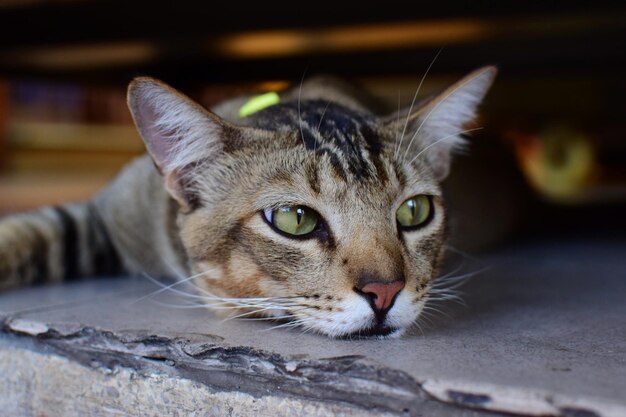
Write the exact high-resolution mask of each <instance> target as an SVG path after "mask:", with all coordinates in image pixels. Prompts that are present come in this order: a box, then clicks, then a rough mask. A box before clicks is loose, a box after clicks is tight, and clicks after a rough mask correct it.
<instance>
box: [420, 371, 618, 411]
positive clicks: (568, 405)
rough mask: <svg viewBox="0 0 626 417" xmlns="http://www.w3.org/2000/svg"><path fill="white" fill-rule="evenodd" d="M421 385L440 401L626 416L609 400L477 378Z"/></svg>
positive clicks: (492, 407) (496, 408) (479, 406)
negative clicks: (486, 381) (572, 396)
mask: <svg viewBox="0 0 626 417" xmlns="http://www.w3.org/2000/svg"><path fill="white" fill-rule="evenodd" d="M421 388H422V389H423V390H424V391H426V392H427V393H428V394H430V395H432V396H433V397H434V398H437V399H438V400H440V401H444V402H447V403H450V404H456V405H459V406H464V407H471V408H477V409H481V410H490V411H500V412H502V411H504V412H513V413H523V414H525V415H532V416H562V417H624V416H626V406H624V405H621V404H615V403H611V402H608V401H607V400H605V399H595V398H571V397H567V396H563V395H559V394H554V393H549V392H545V391H542V390H531V389H524V390H522V389H519V388H512V387H502V386H498V385H494V384H486V383H481V382H476V381H461V380H459V381H451V380H439V379H432V380H427V381H424V382H422V384H421Z"/></svg>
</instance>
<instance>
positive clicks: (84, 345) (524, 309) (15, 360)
mask: <svg viewBox="0 0 626 417" xmlns="http://www.w3.org/2000/svg"><path fill="white" fill-rule="evenodd" d="M625 253H626V240H623V239H617V238H615V239H612V240H609V239H606V238H605V239H593V238H589V237H587V238H584V239H579V240H575V239H572V240H568V241H564V240H561V241H558V240H555V241H544V242H542V243H540V244H530V243H528V244H519V245H516V246H512V247H508V248H505V249H501V250H499V251H497V252H493V253H490V254H488V255H485V256H483V257H482V259H481V260H480V261H477V260H474V261H471V262H470V265H469V266H467V267H466V268H465V269H464V270H465V271H467V270H468V269H470V270H472V269H483V267H487V269H486V270H485V271H483V272H482V273H480V274H478V275H477V276H475V277H474V278H473V279H472V280H471V281H470V282H469V283H468V284H466V285H465V286H464V287H463V292H464V293H465V295H464V296H463V298H464V300H465V303H466V306H457V305H451V304H445V305H443V304H442V305H439V306H438V308H440V309H441V310H443V311H444V312H445V313H446V314H448V315H449V316H450V317H445V316H439V317H436V318H434V323H432V324H430V325H426V323H424V326H422V330H416V331H415V332H414V334H412V335H409V336H407V337H405V338H403V339H399V340H330V339H327V338H325V337H322V336H317V335H312V334H301V333H300V332H298V331H297V330H288V329H275V330H272V329H270V328H271V324H267V323H263V322H257V321H242V320H231V321H222V320H220V319H218V318H216V317H214V316H212V315H211V314H210V313H208V312H207V311H205V310H204V309H197V308H186V307H184V306H185V305H186V304H187V303H188V301H187V300H186V299H185V298H184V297H181V296H178V295H176V294H172V293H171V292H170V291H165V292H160V293H159V294H154V295H153V296H151V297H146V295H148V294H151V293H153V292H155V291H156V290H158V287H155V286H154V285H153V284H151V283H150V282H148V281H147V280H146V279H133V280H129V279H111V280H98V281H91V282H85V283H74V284H69V285H64V286H55V287H46V288H33V289H29V290H24V291H18V292H13V293H8V294H4V295H2V296H0V315H1V317H2V318H1V320H2V323H3V324H2V336H1V338H0V375H2V378H0V391H2V390H5V389H9V392H10V393H11V394H10V396H9V397H7V396H3V397H2V399H0V406H2V407H0V409H3V410H6V409H7V408H6V407H7V404H17V405H16V407H21V408H20V409H21V410H24V407H27V406H28V404H29V402H28V401H29V400H28V398H48V397H50V396H51V395H52V396H54V395H53V394H54V393H55V392H56V393H57V395H58V396H63V395H65V396H66V398H68V399H69V398H71V397H72V395H74V394H73V393H75V392H76V391H74V388H72V385H71V384H68V385H67V389H61V388H59V387H63V386H66V385H64V384H63V383H61V380H59V378H61V376H59V375H58V374H59V372H62V371H61V370H63V369H68V372H69V369H70V368H71V369H72V372H76V373H80V374H81V375H82V376H80V377H78V376H77V377H76V378H75V380H76V381H79V380H82V381H93V384H91V385H93V390H96V391H97V392H102V390H103V389H104V388H103V387H105V386H108V385H107V384H113V385H115V386H117V387H118V388H116V390H117V391H118V392H124V395H123V397H124V398H123V399H120V400H114V399H113V398H111V397H110V396H107V395H104V394H98V395H96V394H94V392H96V391H89V390H87V391H89V392H86V394H85V395H87V396H88V397H89V395H90V396H91V397H89V398H96V397H97V398H99V399H101V400H102V401H101V402H98V401H95V400H94V401H95V402H94V403H93V404H95V405H94V407H102V406H104V405H106V404H117V405H115V407H118V410H122V411H121V412H122V413H130V412H131V411H132V407H133V406H136V407H138V408H137V410H142V411H141V412H139V413H138V414H137V415H158V414H160V412H159V411H158V410H159V408H158V407H166V404H165V403H164V402H163V401H164V400H163V398H165V397H163V396H162V395H161V394H158V395H161V396H158V395H157V394H156V392H168V393H169V394H168V395H169V397H167V396H166V397H167V398H168V401H170V403H169V405H168V406H167V407H170V408H168V410H173V409H176V407H186V406H187V405H189V404H191V405H189V406H190V407H197V406H198V405H197V403H192V402H188V401H190V400H188V398H195V399H196V400H198V398H200V399H202V398H204V400H202V401H203V402H202V404H210V406H211V407H213V406H214V405H215V407H217V408H215V410H218V411H215V412H211V411H210V407H209V408H206V409H203V410H196V411H197V413H198V414H197V415H224V414H223V413H222V412H223V411H224V410H228V407H234V408H233V410H234V411H233V412H234V415H255V414H260V415H263V414H265V413H266V412H268V413H269V414H268V415H279V414H277V413H278V412H277V413H272V412H269V410H273V409H274V408H273V407H278V404H283V405H282V406H284V407H286V408H285V410H291V411H286V414H285V415H288V414H290V413H295V412H298V413H301V414H308V415H324V414H325V413H326V414H328V415H333V414H338V415H341V413H345V415H365V414H364V413H365V412H366V411H367V412H369V413H373V414H376V415H379V414H381V413H388V414H390V415H429V416H446V415H468V416H469V415H476V416H478V415H482V414H483V413H482V412H480V411H471V408H475V409H484V410H498V411H502V412H515V413H520V414H526V415H546V414H548V415H561V416H566V417H569V416H607V417H610V416H616V417H617V416H624V415H626V388H625V387H626V303H624V296H625V295H626V257H624V254H625ZM175 288H179V287H175ZM180 289H181V290H184V288H180ZM174 306H178V307H180V308H176V307H174ZM28 364H30V368H29V365H28ZM33 364H38V365H33ZM12 369H19V370H20V371H19V372H12ZM46 369H47V370H48V371H46ZM81 378H82V379H81ZM50 379H54V380H55V381H57V382H58V383H53V382H48V383H46V382H45V381H49V380H50ZM28 381H31V382H30V383H28ZM51 384H52V385H51ZM116 384H117V385H116ZM120 384H121V385H120ZM82 385H85V384H82ZM82 385H81V386H82ZM87 385H89V384H87ZM140 385H141V387H142V388H138V387H139V386H140ZM51 386H52V388H50V387H51ZM122 387H123V389H122ZM133 387H135V388H133ZM188 387H194V388H193V390H192V389H191V388H188ZM76 389H77V388H76ZM84 389H87V388H84ZM98 390H99V391H98ZM120 390H121V391H120ZM133 390H135V391H133ZM137 390H146V391H145V392H144V391H142V392H143V394H141V395H140V394H139V391H137ZM153 390H154V392H155V394H154V395H153V394H150V395H148V393H150V392H152V391H153ZM186 390H189V392H191V391H193V392H194V393H195V394H194V395H193V396H191V397H189V396H187V395H186ZM112 392H113V391H112ZM133 393H134V394H133ZM46 396H48V397H46ZM220 396H221V397H220ZM431 396H432V397H431ZM144 397H145V398H152V400H150V401H151V402H150V403H149V404H152V405H146V404H144V403H141V404H139V403H138V402H137V401H139V402H141V401H140V399H141V398H144ZM157 397H158V398H160V399H157V400H155V399H154V398H157ZM433 397H434V398H437V399H438V400H439V401H437V400H434V399H433ZM133 398H134V400H132V399H133ZM220 398H221V399H220ZM247 398H248V399H250V400H247ZM252 399H254V401H252ZM3 401H4V403H3ZM33 401H34V400H33ZM37 401H39V400H37ZM41 401H43V400H41ZM41 401H40V402H39V403H38V404H40V405H41V404H45V401H44V402H41ZM50 401H51V400H50ZM116 401H117V402H116ZM133 401H134V402H133ZM198 401H199V400H198ZM86 404H87V403H86ZM120 404H122V405H120ZM133 404H134V405H133ZM185 404H187V405H185ZM194 404H195V405H194ZM250 404H255V405H254V407H257V406H258V407H260V408H258V409H255V408H250V407H253V406H252V405H250ZM448 404H456V405H457V406H456V407H455V406H451V405H448ZM239 405H240V406H241V408H237V407H239ZM85 406H88V404H87V405H85ZM282 406H281V407H282ZM41 407H44V405H41V406H40V409H41ZM124 407H126V408H124ZM129 407H130V408H129ZM150 407H153V408H150ZM219 407H226V408H219ZM263 407H266V408H263ZM289 407H295V408H289ZM303 407H304V408H303ZM306 407H308V408H306ZM305 408H306V410H309V411H310V412H309V411H305ZM255 410H257V411H255ZM276 410H279V408H276ZM293 410H299V411H293ZM164 413H165V414H168V413H169V412H167V411H166V412H164ZM202 413H204V414H202ZM350 413H354V414H350ZM1 414H2V412H0V415H1ZM23 414H24V415H36V414H34V413H30V414H29V413H28V412H24V413H23ZM61 414H63V413H61ZM10 415H12V416H13V415H19V413H18V414H14V413H11V414H10ZM50 415H59V414H55V413H51V414H50ZM65 415H67V414H65ZM77 415H78V414H77ZM95 415H98V414H95ZM226 415H227V414H226Z"/></svg>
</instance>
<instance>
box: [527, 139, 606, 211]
mask: <svg viewBox="0 0 626 417" xmlns="http://www.w3.org/2000/svg"><path fill="white" fill-rule="evenodd" d="M517 154H518V157H519V159H520V163H521V165H522V169H523V171H524V173H525V175H526V177H527V178H528V180H529V182H530V183H531V184H532V185H533V186H534V187H535V188H536V189H537V190H539V191H540V192H542V193H543V194H544V195H545V196H547V197H550V198H553V199H557V200H576V199H577V198H578V197H581V196H582V195H583V194H584V193H585V191H586V189H587V188H588V186H589V185H590V183H591V182H592V180H593V177H594V174H595V172H596V165H597V162H596V155H595V152H594V148H593V145H592V144H591V141H590V140H589V138H588V137H587V136H586V135H585V134H584V133H582V132H579V131H575V130H573V129H570V128H567V127H555V128H550V129H548V130H545V131H544V132H542V133H541V134H539V135H535V136H526V137H524V138H520V139H519V140H518V141H517Z"/></svg>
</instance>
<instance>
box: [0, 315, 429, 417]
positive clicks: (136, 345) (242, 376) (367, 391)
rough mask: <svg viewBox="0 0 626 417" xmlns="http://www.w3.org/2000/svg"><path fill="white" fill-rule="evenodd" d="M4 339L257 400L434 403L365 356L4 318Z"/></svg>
mask: <svg viewBox="0 0 626 417" xmlns="http://www.w3.org/2000/svg"><path fill="white" fill-rule="evenodd" d="M0 333H4V334H5V335H12V336H13V337H17V338H18V339H19V338H28V339H31V340H32V341H33V342H34V343H35V345H36V347H37V350H39V349H41V350H42V351H44V352H51V353H54V354H57V355H60V356H62V357H65V358H67V359H69V360H70V361H73V362H77V363H79V364H81V365H84V366H86V367H89V368H96V369H101V370H105V371H107V372H114V371H115V370H117V369H126V370H130V371H132V372H134V373H136V374H138V375H142V376H146V377H149V376H154V375H164V376H169V377H176V378H183V379H187V380H190V381H193V382H196V383H200V384H202V385H204V386H207V387H211V388H212V389H214V390H218V391H222V392H228V391H230V392H240V393H246V394H249V395H251V396H253V397H255V398H261V397H265V396H283V397H289V398H297V399H303V400H309V401H321V402H326V403H338V404H345V405H349V406H352V407H357V408H360V409H362V410H368V411H378V412H391V413H399V414H407V413H409V414H412V413H413V412H415V411H416V405H418V404H419V403H422V402H423V401H424V400H425V399H426V398H430V397H429V396H427V395H426V394H424V393H423V392H422V391H421V388H420V387H419V384H418V383H417V382H415V380H414V379H413V378H411V377H410V376H409V375H407V374H406V373H403V372H401V371H396V370H393V369H389V368H384V367H380V366H377V365H375V364H373V363H368V362H367V361H366V360H365V359H364V358H363V357H360V356H344V357H337V358H328V359H321V360H309V359H306V358H298V357H293V358H285V357H283V356H281V355H278V354H274V353H271V352H265V351H262V350H258V349H254V348H251V347H239V346H236V347H230V346H225V345H224V343H223V342H222V340H221V338H219V337H215V336H210V335H193V334H192V335H188V334H185V335H179V336H175V335H174V336H173V335H167V336H161V335H154V334H148V333H145V332H144V331H127V332H110V331H106V330H101V329H95V328H93V327H82V326H72V327H71V328H63V327H61V326H54V327H53V326H46V325H41V324H36V325H34V324H33V323H30V322H27V321H25V320H23V319H11V318H10V317H7V318H4V319H0Z"/></svg>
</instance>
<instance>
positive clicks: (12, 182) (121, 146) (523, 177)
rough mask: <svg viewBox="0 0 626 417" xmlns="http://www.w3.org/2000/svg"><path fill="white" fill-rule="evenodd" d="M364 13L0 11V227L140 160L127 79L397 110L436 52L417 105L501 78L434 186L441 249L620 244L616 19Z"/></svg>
mask: <svg viewBox="0 0 626 417" xmlns="http://www.w3.org/2000/svg"><path fill="white" fill-rule="evenodd" d="M364 3H365V2H361V4H358V3H356V2H354V3H353V2H339V1H334V2H331V1H326V0H318V1H316V2H306V3H303V2H291V1H283V0H279V1H274V2H271V3H268V2H233V1H222V2H219V4H217V3H216V2H204V3H200V2H189V1H185V0H178V1H176V2H169V3H168V4H167V5H164V6H160V5H158V3H155V2H142V1H132V2H129V1H124V2H121V1H89V0H0V34H1V36H0V215H1V214H3V213H4V214H6V213H10V212H14V211H19V210H25V209H29V208H33V207H37V206H40V205H43V204H57V203H60V202H64V201H68V200H77V199H83V198H87V197H88V196H89V195H91V194H92V193H93V192H95V191H96V190H98V189H99V188H100V187H101V186H102V185H103V184H105V183H106V182H107V181H108V180H109V179H110V178H111V177H112V176H113V175H114V174H115V172H117V171H118V170H119V169H120V167H122V166H123V165H124V164H125V163H126V162H127V161H128V160H129V159H131V158H133V157H134V156H136V155H138V154H140V153H142V152H143V146H142V144H141V141H140V139H139V137H138V135H137V133H136V132H135V129H134V127H133V125H132V120H131V118H130V115H129V113H128V111H127V108H126V104H125V87H126V85H127V84H128V82H129V81H130V80H131V79H132V78H133V77H134V76H138V75H150V76H154V77H157V78H161V79H163V80H164V81H166V82H168V83H169V84H171V85H173V86H175V87H176V88H178V89H180V90H182V91H184V92H185V93H187V94H188V95H190V96H191V97H192V98H194V99H196V100H198V101H199V102H201V103H202V104H204V105H206V106H211V105H213V104H215V103H217V102H219V101H220V100H222V99H224V98H228V97H231V96H233V95H237V94H242V93H250V92H257V91H258V92H263V91H269V90H276V89H282V88H286V87H288V86H290V85H293V84H294V83H296V84H297V83H299V82H300V80H301V79H302V77H303V76H310V75H313V74H319V73H327V74H335V75H339V76H342V77H345V78H347V79H349V80H352V81H354V82H356V83H359V84H361V85H363V86H364V88H367V89H369V90H371V91H372V92H374V93H376V94H378V95H379V96H380V97H382V98H383V99H384V100H385V101H386V102H387V103H388V105H389V108H390V109H396V108H397V106H398V105H406V104H407V103H409V102H410V101H411V98H412V96H413V94H414V92H415V90H416V88H417V86H418V84H419V83H420V79H421V77H422V75H423V73H424V71H425V70H426V68H427V67H428V66H429V64H430V63H431V62H432V60H433V58H434V57H435V56H436V55H437V53H438V52H439V51H440V50H441V53H440V54H439V57H438V59H437V60H436V61H435V62H434V64H433V66H432V69H431V71H430V74H429V75H428V77H427V78H426V81H425V83H424V86H423V87H422V90H421V91H422V96H426V95H429V94H432V93H435V92H437V91H438V90H440V89H442V88H444V87H445V86H446V85H447V84H448V83H451V82H453V81H454V80H455V79H457V78H459V77H461V76H462V75H463V74H464V73H467V72H469V71H471V70H473V69H475V68H477V67H479V66H482V65H485V64H495V65H497V66H498V67H499V68H500V75H499V78H498V79H497V81H496V84H495V86H494V88H493V90H492V91H491V93H490V94H489V96H488V98H487V100H486V102H485V105H484V106H483V111H482V115H481V119H480V120H479V125H480V126H483V127H484V129H483V130H481V131H479V132H477V133H476V134H475V135H473V138H472V139H471V142H472V145H471V147H470V150H469V152H468V153H467V155H461V156H459V158H457V161H456V165H455V168H454V171H453V174H452V176H451V178H450V179H449V181H448V182H447V184H446V187H447V188H448V190H449V199H448V201H449V204H450V206H451V207H452V209H453V210H454V211H455V212H456V213H457V215H456V216H455V223H454V224H453V226H452V227H453V232H454V236H455V237H456V238H455V239H456V240H455V242H459V245H460V246H461V247H463V248H467V249H471V248H478V247H484V246H489V245H492V244H494V243H497V242H501V241H503V240H504V239H507V238H510V237H517V238H528V237H534V236H538V235H539V236H561V237H562V236H564V234H565V235H566V236H567V235H569V234H579V233H583V234H588V235H591V236H596V235H597V236H601V237H603V238H604V237H612V236H622V237H623V236H624V235H625V234H626V232H625V231H626V216H624V213H625V212H626V117H625V116H626V100H625V99H624V97H625V95H626V81H625V79H624V74H626V54H625V51H626V5H625V4H624V3H623V2H618V1H594V2H575V1H570V2H567V3H564V2H556V1H554V2H551V1H524V2H501V1H473V2H471V3H470V2H464V1H447V2H420V3H422V4H411V5H407V3H408V2H399V1H389V0H388V1H386V2H383V3H380V2H376V3H375V4H374V3H372V4H364ZM414 3H417V2H414ZM442 48H443V49H442Z"/></svg>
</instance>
